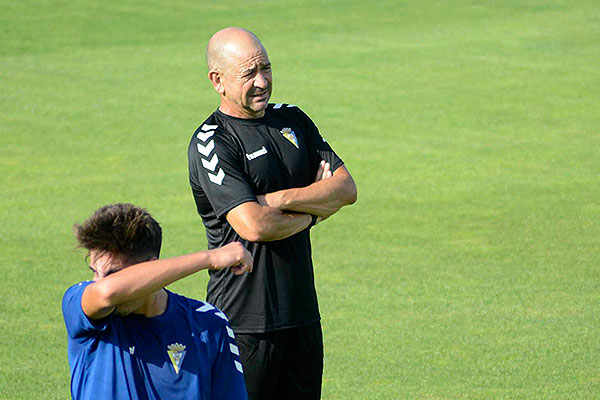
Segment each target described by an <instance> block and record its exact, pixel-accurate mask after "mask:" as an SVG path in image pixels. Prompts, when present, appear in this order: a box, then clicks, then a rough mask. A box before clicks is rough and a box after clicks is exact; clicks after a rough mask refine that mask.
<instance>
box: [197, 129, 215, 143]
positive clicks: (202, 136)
mask: <svg viewBox="0 0 600 400" xmlns="http://www.w3.org/2000/svg"><path fill="white" fill-rule="evenodd" d="M214 134H215V131H208V132H198V134H197V135H196V137H197V138H198V139H200V140H202V141H203V142H206V140H207V139H208V138H209V137H212V135H214Z"/></svg>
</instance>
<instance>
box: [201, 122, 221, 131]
mask: <svg viewBox="0 0 600 400" xmlns="http://www.w3.org/2000/svg"><path fill="white" fill-rule="evenodd" d="M218 127H219V125H206V124H204V125H202V130H203V131H211V130H213V129H217V128H218Z"/></svg>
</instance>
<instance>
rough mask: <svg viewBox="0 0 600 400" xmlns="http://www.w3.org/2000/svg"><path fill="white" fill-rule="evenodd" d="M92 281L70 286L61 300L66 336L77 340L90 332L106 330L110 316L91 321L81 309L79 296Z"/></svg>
mask: <svg viewBox="0 0 600 400" xmlns="http://www.w3.org/2000/svg"><path fill="white" fill-rule="evenodd" d="M91 283H92V281H87V282H80V283H78V284H76V285H73V286H71V287H70V288H69V289H67V291H66V292H65V294H64V296H63V299H62V312H63V318H64V320H65V325H66V328H67V333H68V335H69V336H70V337H71V338H73V339H77V338H80V337H84V336H87V335H89V333H90V332H95V331H97V332H100V331H104V330H106V328H107V326H108V323H109V321H110V319H111V318H112V314H111V315H109V316H107V317H105V318H102V319H98V320H91V319H89V318H88V317H87V315H85V313H84V312H83V309H82V308H81V296H82V295H83V291H84V290H85V288H86V287H87V286H88V285H89V284H91Z"/></svg>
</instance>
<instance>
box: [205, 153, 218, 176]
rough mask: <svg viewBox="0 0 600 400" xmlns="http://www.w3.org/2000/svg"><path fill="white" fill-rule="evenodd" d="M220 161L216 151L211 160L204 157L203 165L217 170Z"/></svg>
mask: <svg viewBox="0 0 600 400" xmlns="http://www.w3.org/2000/svg"><path fill="white" fill-rule="evenodd" d="M218 163H219V157H217V153H215V154H214V155H213V156H212V158H211V159H210V161H206V160H205V159H204V158H203V159H202V165H203V166H204V168H206V169H208V170H210V171H213V172H215V168H216V167H217V164H218Z"/></svg>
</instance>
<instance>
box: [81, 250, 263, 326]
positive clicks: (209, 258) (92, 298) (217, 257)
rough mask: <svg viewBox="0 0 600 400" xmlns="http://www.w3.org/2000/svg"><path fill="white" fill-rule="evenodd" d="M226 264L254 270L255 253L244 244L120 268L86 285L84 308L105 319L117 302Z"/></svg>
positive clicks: (238, 270)
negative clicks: (253, 258) (249, 250)
mask: <svg viewBox="0 0 600 400" xmlns="http://www.w3.org/2000/svg"><path fill="white" fill-rule="evenodd" d="M227 267H231V271H232V272H233V273H234V274H236V275H240V274H242V273H244V272H246V271H248V272H250V271H252V256H251V255H250V253H249V252H248V251H247V250H246V249H244V247H243V246H242V244H241V243H239V242H235V243H230V244H228V245H226V246H223V247H221V248H218V249H213V250H206V251H200V252H197V253H193V254H188V255H184V256H179V257H173V258H166V259H162V260H151V261H146V262H143V263H140V264H136V265H132V266H129V267H126V268H123V269H121V270H118V271H117V272H115V273H112V274H110V275H108V276H105V277H103V278H102V279H99V280H97V281H95V282H94V283H92V284H90V285H89V286H87V287H86V288H85V290H84V292H83V295H82V298H81V307H82V309H83V312H84V313H85V315H87V316H88V317H89V318H91V319H100V318H104V317H106V316H108V315H109V314H111V313H112V312H113V311H114V309H115V307H117V306H118V305H120V304H123V303H126V302H129V301H132V300H137V299H139V298H142V297H145V296H147V295H149V294H151V293H153V292H155V291H157V290H160V289H162V288H163V287H165V286H167V285H169V284H171V283H173V282H175V281H177V280H179V279H181V278H184V277H186V276H188V275H190V274H193V273H194V272H198V271H201V270H204V269H224V268H227Z"/></svg>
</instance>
